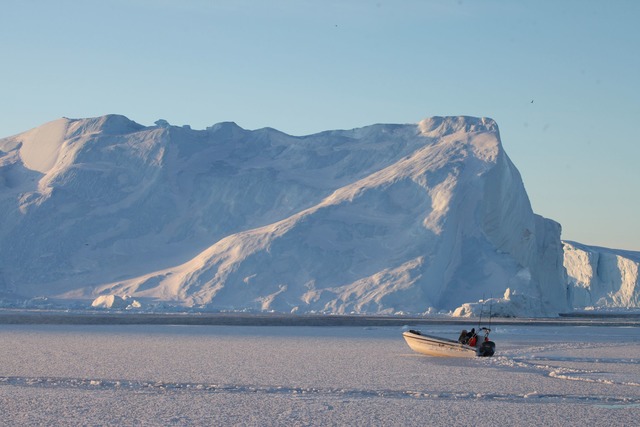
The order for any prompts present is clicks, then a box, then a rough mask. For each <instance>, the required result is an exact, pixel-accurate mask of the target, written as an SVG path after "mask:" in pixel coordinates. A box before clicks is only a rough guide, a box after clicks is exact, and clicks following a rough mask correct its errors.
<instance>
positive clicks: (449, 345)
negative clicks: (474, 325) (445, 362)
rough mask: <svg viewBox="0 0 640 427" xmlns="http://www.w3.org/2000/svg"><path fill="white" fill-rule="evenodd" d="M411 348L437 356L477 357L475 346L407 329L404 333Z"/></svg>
mask: <svg viewBox="0 0 640 427" xmlns="http://www.w3.org/2000/svg"><path fill="white" fill-rule="evenodd" d="M402 336H403V337H404V340H405V341H406V342H407V344H408V345H409V347H410V348H411V350H413V351H415V352H416V353H420V354H426V355H428V356H437V357H476V356H477V355H478V354H477V351H476V349H475V347H470V346H468V345H465V344H461V343H459V342H457V341H453V340H448V339H446V338H440V337H434V336H430V335H423V334H417V333H415V332H413V331H406V332H404V333H403V334H402Z"/></svg>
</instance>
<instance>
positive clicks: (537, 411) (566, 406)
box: [0, 324, 640, 426]
mask: <svg viewBox="0 0 640 427" xmlns="http://www.w3.org/2000/svg"><path fill="white" fill-rule="evenodd" d="M421 329H422V331H423V332H425V333H429V334H435V335H441V336H450V337H455V336H457V334H458V328H457V326H451V325H435V326H423V327H421ZM401 332H402V329H401V328H395V327H393V328H391V327H389V328H356V327H233V326H180V327H178V326H145V325H142V326H141V325H136V326H122V325H121V326H80V325H77V326H55V325H29V326H24V325H0V342H2V346H0V360H2V364H1V365H0V402H2V410H1V411H0V424H2V425H20V424H23V425H24V424H39V423H40V424H47V425H52V424H59V423H61V422H64V423H66V424H83V425H115V424H119V425H132V424H144V425H452V424H453V425H477V424H478V423H479V422H480V420H481V421H482V423H484V424H489V425H516V424H517V425H580V426H584V425H590V426H597V425H608V426H612V425H635V423H636V421H637V419H638V417H639V416H640V369H638V363H640V330H639V329H638V328H637V327H632V328H630V327H610V326H598V327H574V326H562V327H558V326H536V327H532V326H527V325H523V324H520V325H505V326H497V327H494V332H493V339H494V340H495V341H496V343H497V346H498V347H497V354H496V357H494V358H491V359H464V360H461V359H449V358H432V357H428V356H422V355H419V354H416V353H413V352H412V351H411V350H410V349H409V348H408V347H407V345H406V344H405V343H404V341H403V339H402V337H401Z"/></svg>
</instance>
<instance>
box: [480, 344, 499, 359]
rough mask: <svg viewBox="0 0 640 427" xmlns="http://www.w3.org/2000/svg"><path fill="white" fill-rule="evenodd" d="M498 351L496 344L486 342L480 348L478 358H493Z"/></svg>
mask: <svg viewBox="0 0 640 427" xmlns="http://www.w3.org/2000/svg"><path fill="white" fill-rule="evenodd" d="M495 351H496V344H495V343H494V342H493V341H484V342H483V343H481V344H480V347H478V356H480V357H491V356H493V353H495Z"/></svg>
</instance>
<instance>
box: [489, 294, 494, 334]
mask: <svg viewBox="0 0 640 427" xmlns="http://www.w3.org/2000/svg"><path fill="white" fill-rule="evenodd" d="M492 305H493V294H491V297H490V298H489V329H491V308H492Z"/></svg>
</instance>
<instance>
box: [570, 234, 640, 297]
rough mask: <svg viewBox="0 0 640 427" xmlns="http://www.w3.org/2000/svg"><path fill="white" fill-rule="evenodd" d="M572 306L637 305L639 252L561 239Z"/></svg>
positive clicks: (639, 282)
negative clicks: (562, 240)
mask: <svg viewBox="0 0 640 427" xmlns="http://www.w3.org/2000/svg"><path fill="white" fill-rule="evenodd" d="M564 251H565V257H564V266H565V267H566V269H567V275H568V278H569V302H570V303H571V305H572V306H573V307H574V308H577V309H584V308H640V278H639V277H638V272H639V268H638V267H639V266H640V252H633V251H624V250H616V249H607V248H601V247H596V246H587V245H583V244H580V243H576V242H569V241H566V242H564Z"/></svg>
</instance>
